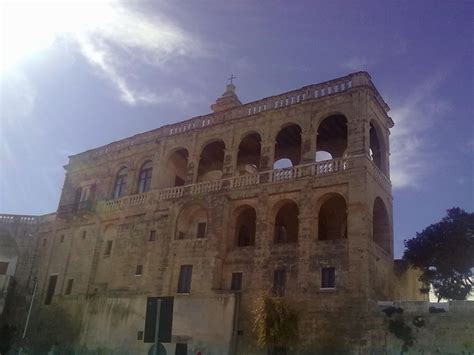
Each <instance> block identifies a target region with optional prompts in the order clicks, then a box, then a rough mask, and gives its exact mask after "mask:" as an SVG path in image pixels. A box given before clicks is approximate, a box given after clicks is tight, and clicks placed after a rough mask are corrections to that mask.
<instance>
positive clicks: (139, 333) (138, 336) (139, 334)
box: [137, 330, 143, 340]
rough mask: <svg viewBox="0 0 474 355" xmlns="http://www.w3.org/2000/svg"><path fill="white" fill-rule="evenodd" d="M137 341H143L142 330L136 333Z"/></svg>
mask: <svg viewBox="0 0 474 355" xmlns="http://www.w3.org/2000/svg"><path fill="white" fill-rule="evenodd" d="M137 340H143V330H139V331H138V332H137Z"/></svg>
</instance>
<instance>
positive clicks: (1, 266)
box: [0, 261, 8, 275]
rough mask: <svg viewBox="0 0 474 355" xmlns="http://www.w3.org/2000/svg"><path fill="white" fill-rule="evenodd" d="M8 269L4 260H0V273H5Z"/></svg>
mask: <svg viewBox="0 0 474 355" xmlns="http://www.w3.org/2000/svg"><path fill="white" fill-rule="evenodd" d="M7 270H8V263H7V262H6V261H0V275H6V274H7Z"/></svg>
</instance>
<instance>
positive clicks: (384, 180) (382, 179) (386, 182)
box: [371, 160, 392, 191]
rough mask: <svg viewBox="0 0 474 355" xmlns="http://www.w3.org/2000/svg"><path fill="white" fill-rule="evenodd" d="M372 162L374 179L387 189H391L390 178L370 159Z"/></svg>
mask: <svg viewBox="0 0 474 355" xmlns="http://www.w3.org/2000/svg"><path fill="white" fill-rule="evenodd" d="M371 162H372V170H373V175H374V178H375V180H376V181H377V182H378V183H379V184H380V185H382V186H383V187H384V188H385V189H387V191H390V190H391V189H392V183H391V182H390V179H389V178H388V177H387V175H385V174H384V173H383V171H382V170H380V169H379V168H378V167H377V165H375V163H374V162H373V161H372V160H371Z"/></svg>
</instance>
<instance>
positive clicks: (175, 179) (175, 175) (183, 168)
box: [161, 147, 189, 188]
mask: <svg viewBox="0 0 474 355" xmlns="http://www.w3.org/2000/svg"><path fill="white" fill-rule="evenodd" d="M188 158H189V152H188V150H187V149H186V148H183V147H179V148H176V149H173V150H172V151H171V152H170V154H169V155H168V158H167V159H166V162H165V168H164V169H163V173H162V174H163V175H162V183H161V187H162V188H166V187H176V186H183V185H184V184H185V183H186V175H187V173H188Z"/></svg>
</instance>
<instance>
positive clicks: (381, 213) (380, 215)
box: [372, 197, 392, 253]
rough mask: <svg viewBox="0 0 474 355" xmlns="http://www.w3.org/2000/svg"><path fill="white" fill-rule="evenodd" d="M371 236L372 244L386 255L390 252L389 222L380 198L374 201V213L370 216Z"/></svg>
mask: <svg viewBox="0 0 474 355" xmlns="http://www.w3.org/2000/svg"><path fill="white" fill-rule="evenodd" d="M372 223H373V227H372V228H373V229H372V235H373V238H374V242H375V243H377V244H378V245H379V246H380V247H382V248H383V249H384V250H385V251H386V252H387V253H390V251H391V244H392V243H391V238H390V222H389V219H388V213H387V209H386V208H385V204H384V203H383V201H382V199H381V198H380V197H377V198H376V199H375V201H374V211H373V215H372Z"/></svg>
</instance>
